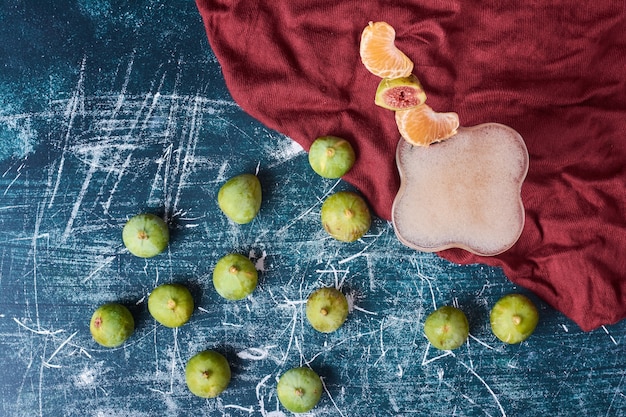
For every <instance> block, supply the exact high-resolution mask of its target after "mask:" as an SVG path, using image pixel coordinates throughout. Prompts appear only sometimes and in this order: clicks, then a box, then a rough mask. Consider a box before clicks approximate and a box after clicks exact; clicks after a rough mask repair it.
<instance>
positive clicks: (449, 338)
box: [424, 306, 469, 350]
mask: <svg viewBox="0 0 626 417" xmlns="http://www.w3.org/2000/svg"><path fill="white" fill-rule="evenodd" d="M424 334H425V335H426V338H427V339H428V341H429V342H430V344H431V345H433V346H434V347H436V348H437V349H441V350H453V349H456V348H458V347H460V346H461V345H463V343H465V341H466V340H467V337H468V336H469V323H468V321H467V317H466V316H465V313H463V311H461V310H460V309H458V308H456V307H452V306H443V307H439V308H438V309H437V310H435V311H433V312H432V313H430V314H429V315H428V317H426V320H425V321H424Z"/></svg>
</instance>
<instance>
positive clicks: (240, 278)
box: [213, 253, 258, 300]
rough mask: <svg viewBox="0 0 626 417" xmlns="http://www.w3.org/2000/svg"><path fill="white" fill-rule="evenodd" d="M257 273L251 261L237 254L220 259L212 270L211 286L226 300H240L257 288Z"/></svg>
mask: <svg viewBox="0 0 626 417" xmlns="http://www.w3.org/2000/svg"><path fill="white" fill-rule="evenodd" d="M257 281H258V272H257V270H256V268H255V267H254V264H253V263H252V261H251V260H250V259H249V258H247V257H245V256H243V255H240V254H238V253H231V254H229V255H226V256H224V257H222V258H221V259H220V260H219V261H217V264H215V268H214V269H213V286H214V287H215V290H216V291H217V292H218V294H219V295H221V296H222V297H224V298H226V299H227V300H241V299H243V298H246V297H247V296H248V295H250V294H252V292H253V291H254V289H255V288H256V286H257Z"/></svg>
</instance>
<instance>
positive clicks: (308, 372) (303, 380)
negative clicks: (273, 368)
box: [276, 367, 323, 413]
mask: <svg viewBox="0 0 626 417" xmlns="http://www.w3.org/2000/svg"><path fill="white" fill-rule="evenodd" d="M322 389H323V385H322V380H321V379H320V377H319V375H317V373H316V372H315V371H314V370H312V369H311V368H306V367H298V368H291V369H289V370H288V371H286V372H285V373H283V374H282V375H281V377H280V378H279V380H278V385H277V386H276V392H277V395H278V400H279V401H280V403H281V404H282V405H283V407H285V408H286V409H287V410H289V411H291V412H293V413H305V412H307V411H309V410H311V409H313V407H315V406H316V405H317V403H318V402H319V401H320V398H321V396H322Z"/></svg>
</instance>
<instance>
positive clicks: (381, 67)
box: [359, 22, 413, 78]
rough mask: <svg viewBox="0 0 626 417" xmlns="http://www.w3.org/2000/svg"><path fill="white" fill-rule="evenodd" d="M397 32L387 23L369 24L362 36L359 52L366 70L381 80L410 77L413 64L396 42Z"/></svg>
mask: <svg viewBox="0 0 626 417" xmlns="http://www.w3.org/2000/svg"><path fill="white" fill-rule="evenodd" d="M395 39H396V31H395V30H394V28H393V27H391V25H389V24H388V23H386V22H369V24H368V25H367V26H366V27H365V29H363V33H362V34H361V45H360V48H359V52H360V54H361V61H362V62H363V65H365V68H367V70H368V71H369V72H371V73H372V74H374V75H377V76H379V77H381V78H400V77H408V76H409V75H410V74H411V72H412V71H413V62H412V61H411V60H410V59H409V58H408V57H407V56H406V55H405V54H404V53H403V52H402V51H401V50H399V49H398V48H397V47H396V45H395V43H394V41H395Z"/></svg>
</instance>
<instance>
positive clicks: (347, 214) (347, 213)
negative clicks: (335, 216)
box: [343, 208, 354, 219]
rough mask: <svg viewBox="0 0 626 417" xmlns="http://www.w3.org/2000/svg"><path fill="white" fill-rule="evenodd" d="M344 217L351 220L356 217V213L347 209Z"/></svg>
mask: <svg viewBox="0 0 626 417" xmlns="http://www.w3.org/2000/svg"><path fill="white" fill-rule="evenodd" d="M343 214H344V216H346V218H348V219H351V218H352V217H354V212H353V211H352V210H350V209H349V208H347V209H345V210H344V211H343Z"/></svg>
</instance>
